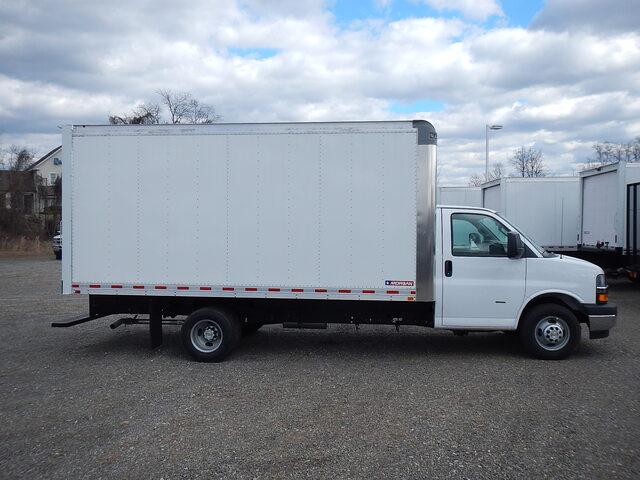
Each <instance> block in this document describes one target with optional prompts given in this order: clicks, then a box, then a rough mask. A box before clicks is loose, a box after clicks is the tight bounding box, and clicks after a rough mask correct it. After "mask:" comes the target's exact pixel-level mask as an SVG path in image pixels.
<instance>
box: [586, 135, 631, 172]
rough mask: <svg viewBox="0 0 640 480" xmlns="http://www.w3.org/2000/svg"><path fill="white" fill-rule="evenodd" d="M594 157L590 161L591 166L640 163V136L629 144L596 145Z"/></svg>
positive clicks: (594, 146)
mask: <svg viewBox="0 0 640 480" xmlns="http://www.w3.org/2000/svg"><path fill="white" fill-rule="evenodd" d="M592 148H593V153H594V156H593V157H590V158H589V159H588V165H589V166H597V165H605V164H608V163H614V162H640V136H639V137H636V138H635V139H633V140H632V141H630V142H628V143H611V142H603V143H598V142H596V143H594V144H593V145H592Z"/></svg>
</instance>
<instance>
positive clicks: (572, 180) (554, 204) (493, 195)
mask: <svg viewBox="0 0 640 480" xmlns="http://www.w3.org/2000/svg"><path fill="white" fill-rule="evenodd" d="M482 206H483V207H484V208H489V209H491V210H495V211H496V212H498V213H500V215H502V216H504V217H505V218H506V219H507V220H509V221H511V222H513V223H515V224H516V225H518V227H519V228H520V229H521V230H522V231H523V232H524V233H525V234H527V235H528V236H529V237H530V238H531V240H533V241H534V242H536V243H537V244H538V245H541V246H542V247H544V248H545V249H547V250H549V251H553V252H570V251H576V250H577V246H578V242H577V231H578V218H579V212H580V178H579V177H541V178H519V177H505V178H500V179H497V180H494V181H491V182H487V183H485V184H483V185H482Z"/></svg>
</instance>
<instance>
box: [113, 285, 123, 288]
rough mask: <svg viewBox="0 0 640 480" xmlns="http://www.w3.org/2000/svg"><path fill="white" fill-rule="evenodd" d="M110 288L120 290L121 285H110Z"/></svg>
mask: <svg viewBox="0 0 640 480" xmlns="http://www.w3.org/2000/svg"><path fill="white" fill-rule="evenodd" d="M111 288H122V285H111Z"/></svg>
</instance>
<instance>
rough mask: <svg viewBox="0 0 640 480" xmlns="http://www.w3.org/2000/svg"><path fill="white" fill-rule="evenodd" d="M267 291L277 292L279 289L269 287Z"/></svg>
mask: <svg viewBox="0 0 640 480" xmlns="http://www.w3.org/2000/svg"><path fill="white" fill-rule="evenodd" d="M269 291H270V292H279V291H280V289H279V288H270V289H269Z"/></svg>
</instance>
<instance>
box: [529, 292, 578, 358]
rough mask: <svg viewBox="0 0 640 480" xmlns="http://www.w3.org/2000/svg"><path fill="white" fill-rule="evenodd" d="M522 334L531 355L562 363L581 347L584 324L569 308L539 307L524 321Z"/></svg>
mask: <svg viewBox="0 0 640 480" xmlns="http://www.w3.org/2000/svg"><path fill="white" fill-rule="evenodd" d="M519 335H520V341H521V342H522V345H523V346H524V348H525V349H526V350H527V351H528V352H529V353H530V354H532V355H534V356H536V357H538V358H541V359H544V360H561V359H563V358H567V357H568V356H569V355H571V354H572V353H573V352H574V351H575V350H576V349H577V348H578V345H579V344H580V323H578V319H577V318H576V316H575V315H574V314H573V313H572V312H571V310H569V309H568V308H566V307H563V306H561V305H555V304H547V305H539V306H537V307H534V308H533V309H532V310H531V311H530V312H529V313H527V315H526V316H525V318H524V319H523V320H522V324H521V325H520V328H519Z"/></svg>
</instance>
